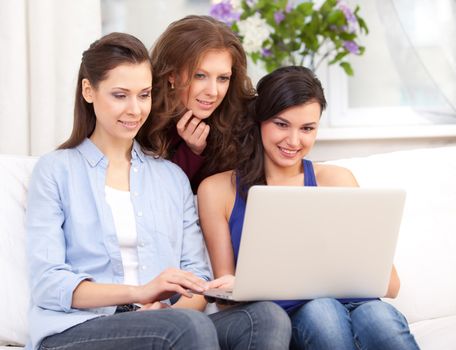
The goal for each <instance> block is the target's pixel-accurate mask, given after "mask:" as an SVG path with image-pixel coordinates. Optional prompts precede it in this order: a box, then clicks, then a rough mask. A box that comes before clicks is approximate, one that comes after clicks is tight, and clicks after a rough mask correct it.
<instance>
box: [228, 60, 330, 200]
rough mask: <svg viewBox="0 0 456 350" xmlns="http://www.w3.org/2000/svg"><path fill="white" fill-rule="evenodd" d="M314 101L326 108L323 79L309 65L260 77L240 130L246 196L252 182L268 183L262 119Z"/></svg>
mask: <svg viewBox="0 0 456 350" xmlns="http://www.w3.org/2000/svg"><path fill="white" fill-rule="evenodd" d="M313 101H314V102H318V104H319V105H320V107H321V111H323V110H324V109H325V108H326V99H325V95H324V93H323V88H322V86H321V83H320V80H318V78H317V77H316V76H315V74H314V73H313V72H312V71H311V70H310V69H308V68H305V67H301V66H289V67H282V68H278V69H276V70H275V71H273V72H272V73H270V74H267V75H265V76H264V77H263V78H261V79H260V81H259V82H258V84H257V97H256V98H255V99H253V100H252V101H251V102H250V104H249V107H248V113H247V115H246V117H245V121H244V129H243V130H244V131H243V132H242V133H241V134H240V146H239V151H238V163H237V167H236V175H237V176H238V179H239V189H238V190H239V191H240V193H241V195H242V196H243V197H244V198H247V191H248V190H249V188H250V187H251V186H253V185H266V175H265V171H264V150H263V144H262V140H261V131H260V126H261V123H262V122H264V121H266V120H268V119H271V118H273V117H275V116H276V115H277V114H279V113H280V112H282V111H283V110H285V109H287V108H290V107H294V106H299V105H302V104H305V103H309V102H313Z"/></svg>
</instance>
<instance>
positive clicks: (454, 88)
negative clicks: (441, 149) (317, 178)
mask: <svg viewBox="0 0 456 350" xmlns="http://www.w3.org/2000/svg"><path fill="white" fill-rule="evenodd" d="M358 3H359V4H360V7H361V14H362V16H363V18H365V20H366V22H367V24H368V26H369V29H370V33H369V34H368V35H367V36H366V37H364V42H363V45H364V46H366V52H365V54H364V55H363V56H361V57H353V58H352V59H351V63H352V65H353V67H354V70H355V76H354V77H350V78H347V77H346V76H345V74H344V73H343V71H342V70H341V69H340V68H339V67H333V66H331V67H329V69H328V77H327V84H326V85H327V87H328V88H327V95H328V99H329V109H328V113H327V115H328V117H327V123H326V126H329V127H353V126H356V127H360V126H399V127H400V126H409V127H410V126H429V125H434V126H437V127H438V126H441V127H443V125H445V128H446V130H447V132H450V133H452V134H453V135H456V41H455V40H454V38H455V37H456V24H455V23H456V3H455V2H454V1H452V0H438V1H428V0H359V1H358ZM421 129H422V130H424V129H423V128H421ZM426 130H428V131H429V130H430V128H426Z"/></svg>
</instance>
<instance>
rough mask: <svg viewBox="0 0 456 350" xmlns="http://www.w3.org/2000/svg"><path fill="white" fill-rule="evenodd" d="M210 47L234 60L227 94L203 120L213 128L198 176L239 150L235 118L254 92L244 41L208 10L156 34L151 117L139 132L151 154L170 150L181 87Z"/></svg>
mask: <svg viewBox="0 0 456 350" xmlns="http://www.w3.org/2000/svg"><path fill="white" fill-rule="evenodd" d="M210 50H227V51H228V52H229V53H230V55H231V58H232V60H233V63H232V64H233V65H232V67H231V69H232V75H231V78H230V86H229V88H228V91H227V94H226V96H225V98H224V99H223V101H222V103H221V104H220V106H218V107H217V109H216V110H215V111H214V112H213V113H212V115H211V116H210V117H209V118H208V119H205V120H204V122H205V123H207V124H209V125H210V127H211V129H210V130H211V131H210V133H209V136H208V139H207V146H206V149H205V150H204V156H205V162H204V165H203V167H202V169H201V170H200V172H199V175H200V176H198V177H199V178H200V179H202V178H204V177H206V176H209V175H211V174H214V173H216V172H220V171H223V170H228V169H233V167H234V165H235V159H236V156H237V155H236V149H237V147H236V144H235V141H236V138H235V135H236V134H237V132H238V131H237V130H236V127H238V125H239V122H238V119H239V117H240V116H242V115H243V114H245V106H246V104H247V101H248V100H250V99H251V98H252V97H253V95H254V89H253V86H252V83H251V81H250V78H249V77H248V76H247V59H246V54H245V52H244V49H243V47H242V44H241V42H240V40H239V38H238V37H237V36H236V35H235V34H234V32H233V31H232V30H231V29H230V28H229V27H228V26H227V25H226V24H225V23H223V22H220V21H218V20H216V19H214V18H212V17H209V16H195V15H191V16H187V17H184V18H182V19H180V20H178V21H176V22H173V23H171V24H170V25H169V26H168V28H167V29H166V30H165V32H163V34H162V35H161V36H160V37H159V38H158V40H157V42H156V43H155V45H154V47H153V49H152V52H151V58H152V67H153V75H154V82H153V89H152V97H153V103H152V111H151V118H148V120H147V121H146V123H145V125H144V126H143V128H142V129H141V130H140V131H139V133H138V140H140V142H141V144H145V145H147V147H148V149H150V150H151V151H152V152H153V153H154V154H156V155H159V156H162V157H165V158H169V157H170V156H171V154H172V151H173V150H170V146H171V145H170V143H171V141H172V140H171V135H173V133H172V132H170V131H171V129H172V128H175V127H176V123H177V121H178V119H179V118H180V117H181V116H182V115H183V114H184V113H185V108H184V107H183V106H182V104H181V101H180V92H181V89H184V88H185V87H186V86H188V85H189V84H190V83H191V79H192V77H193V75H194V72H195V71H196V69H197V68H198V64H199V63H200V61H201V58H202V57H203V55H204V54H205V53H207V52H208V51H210ZM183 71H187V72H188V79H187V81H183V80H182V76H181V73H182V72H183ZM170 75H173V76H174V77H175V80H176V87H175V89H171V87H170V83H169V81H168V79H169V77H170Z"/></svg>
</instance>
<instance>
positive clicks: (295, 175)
mask: <svg viewBox="0 0 456 350" xmlns="http://www.w3.org/2000/svg"><path fill="white" fill-rule="evenodd" d="M325 107H326V100H325V97H324V93H323V89H322V87H321V84H320V81H319V80H318V79H317V78H316V77H315V75H314V74H313V73H312V72H311V71H310V70H308V69H307V68H304V67H284V68H279V69H277V70H276V71H274V72H272V73H270V74H268V75H266V76H265V77H263V78H262V79H261V80H260V81H259V83H258V85H257V97H256V98H255V99H253V100H252V102H251V104H250V109H249V114H248V115H247V116H246V120H245V128H244V130H245V133H244V134H243V135H240V144H241V145H242V147H241V149H240V150H239V162H238V167H237V168H236V170H235V171H227V172H224V173H219V174H216V175H213V176H211V177H208V178H207V179H205V180H204V181H203V182H202V183H201V185H200V187H199V189H198V208H199V214H200V220H201V226H202V229H203V233H204V237H205V240H206V244H207V247H208V251H209V255H210V258H211V263H212V268H213V271H214V275H215V277H219V279H218V280H217V283H218V287H223V288H230V287H232V285H233V283H234V276H233V275H234V270H235V265H236V260H237V256H238V251H239V243H240V240H241V233H242V226H243V222H244V215H245V206H246V201H247V192H248V189H249V188H250V187H251V186H253V185H271V186H274V185H284V186H303V185H304V186H346V187H356V186H358V184H357V182H356V179H355V178H354V176H353V174H352V173H351V172H350V171H349V170H348V169H345V168H341V167H337V166H334V165H325V164H314V163H312V162H311V161H309V160H307V159H304V157H305V156H307V154H308V153H309V152H310V150H311V149H312V147H313V145H314V143H315V138H316V135H317V130H318V127H319V124H320V117H321V113H322V111H323V110H324V108H325ZM303 210H305V208H303ZM328 219H330V218H328ZM277 220H280V218H277ZM303 225H305V222H303ZM296 278H299V276H296ZM399 285H400V283H399V278H398V276H397V273H396V270H395V268H394V267H393V269H392V272H391V279H390V284H389V288H388V291H387V295H386V296H387V297H395V296H396V295H397V293H398V291H399ZM276 303H277V304H278V305H280V306H281V307H282V308H283V309H285V310H286V311H287V312H288V315H289V317H290V319H291V322H292V341H291V347H292V348H293V349H317V350H325V349H338V350H344V349H347V350H348V349H382V350H387V349H397V350H399V349H401V350H404V349H417V348H418V346H417V344H416V342H415V340H414V338H413V336H412V335H411V334H410V331H409V328H408V324H407V321H406V320H405V318H404V316H403V315H402V314H400V313H399V311H397V310H396V309H395V308H394V307H393V306H391V305H390V304H387V303H385V302H382V301H381V300H379V299H370V300H367V299H357V300H355V299H346V300H336V299H331V298H321V299H315V300H282V301H276Z"/></svg>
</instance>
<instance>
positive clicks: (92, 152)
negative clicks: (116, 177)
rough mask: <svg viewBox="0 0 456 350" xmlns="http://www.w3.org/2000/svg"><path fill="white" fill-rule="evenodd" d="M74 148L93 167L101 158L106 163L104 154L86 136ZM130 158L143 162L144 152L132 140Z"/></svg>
mask: <svg viewBox="0 0 456 350" xmlns="http://www.w3.org/2000/svg"><path fill="white" fill-rule="evenodd" d="M76 149H77V150H78V151H79V152H80V153H81V154H82V155H83V156H84V158H85V159H86V160H87V162H89V164H90V166H91V167H95V166H97V165H98V163H100V162H101V161H102V160H103V163H102V164H104V165H107V159H106V157H105V155H104V154H103V153H102V152H101V151H100V150H99V149H98V147H97V146H95V144H94V143H93V142H92V141H90V139H88V138H86V139H85V140H84V141H82V143H81V144H79V145H78V146H77V147H76ZM131 158H132V159H139V160H140V161H141V163H143V162H144V158H145V154H144V152H143V151H142V150H141V146H140V144H139V143H138V142H137V141H136V140H133V147H132V150H131Z"/></svg>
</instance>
